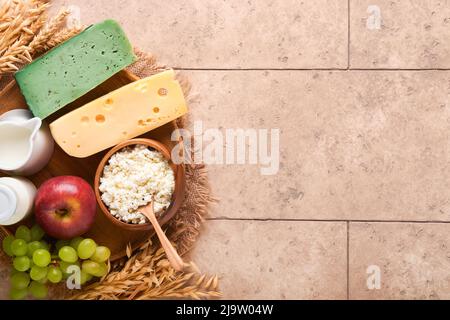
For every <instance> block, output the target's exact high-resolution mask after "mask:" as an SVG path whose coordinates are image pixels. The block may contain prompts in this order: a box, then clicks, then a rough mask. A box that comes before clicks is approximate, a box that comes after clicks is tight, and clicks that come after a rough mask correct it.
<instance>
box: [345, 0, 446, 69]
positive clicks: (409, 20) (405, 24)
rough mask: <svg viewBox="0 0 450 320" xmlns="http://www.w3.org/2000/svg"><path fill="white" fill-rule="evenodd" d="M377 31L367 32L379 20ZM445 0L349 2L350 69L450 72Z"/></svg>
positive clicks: (354, 0) (369, 0) (353, 0)
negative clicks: (371, 22)
mask: <svg viewBox="0 0 450 320" xmlns="http://www.w3.org/2000/svg"><path fill="white" fill-rule="evenodd" d="M374 5H375V6H377V7H378V8H379V10H380V11H379V12H380V14H381V15H380V17H381V28H380V29H369V28H367V19H368V17H370V16H372V17H375V16H378V15H377V14H376V11H373V9H372V10H371V9H369V12H368V8H369V6H374ZM449 38H450V5H449V3H448V1H446V0H426V1H423V0H401V1H400V0H397V1H392V0H350V67H351V68H412V69H420V68H428V69H430V68H431V69H434V68H450V42H449V41H448V39H449Z"/></svg>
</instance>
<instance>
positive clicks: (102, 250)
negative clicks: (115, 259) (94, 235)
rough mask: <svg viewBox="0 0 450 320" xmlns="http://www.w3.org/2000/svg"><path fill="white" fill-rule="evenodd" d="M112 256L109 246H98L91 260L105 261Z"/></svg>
mask: <svg viewBox="0 0 450 320" xmlns="http://www.w3.org/2000/svg"><path fill="white" fill-rule="evenodd" d="M110 256H111V251H110V250H109V249H108V248H107V247H104V246H98V247H97V248H96V249H95V252H94V254H93V255H92V257H91V260H92V261H95V262H105V261H107V260H108V259H109V257H110Z"/></svg>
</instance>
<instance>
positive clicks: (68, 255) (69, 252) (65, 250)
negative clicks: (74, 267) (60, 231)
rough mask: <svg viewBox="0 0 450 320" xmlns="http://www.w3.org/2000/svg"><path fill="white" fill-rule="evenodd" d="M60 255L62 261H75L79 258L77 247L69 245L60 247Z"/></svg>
mask: <svg viewBox="0 0 450 320" xmlns="http://www.w3.org/2000/svg"><path fill="white" fill-rule="evenodd" d="M58 256H59V257H60V258H61V260H62V261H65V262H69V263H74V262H75V261H77V260H78V255H77V252H76V251H75V249H74V248H72V247H68V246H65V247H62V248H61V249H59V253H58Z"/></svg>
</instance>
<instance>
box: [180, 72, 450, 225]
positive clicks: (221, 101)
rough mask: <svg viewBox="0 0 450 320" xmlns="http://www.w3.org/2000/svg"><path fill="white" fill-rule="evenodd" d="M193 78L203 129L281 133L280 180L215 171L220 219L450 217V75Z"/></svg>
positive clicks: (230, 169)
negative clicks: (449, 139)
mask: <svg viewBox="0 0 450 320" xmlns="http://www.w3.org/2000/svg"><path fill="white" fill-rule="evenodd" d="M187 74H188V76H189V77H190V78H191V79H192V83H193V87H194V91H195V92H197V93H198V94H199V97H198V102H197V103H194V104H192V106H191V112H192V115H193V119H196V120H202V121H203V126H204V129H208V128H243V129H246V128H280V130H281V134H280V154H281V158H280V160H281V166H280V171H279V173H278V174H277V175H273V176H262V175H261V174H260V169H259V167H258V166H255V165H234V166H232V165H211V166H209V170H210V180H211V183H212V185H213V190H214V193H215V194H216V195H218V196H219V197H220V198H221V200H222V202H221V203H220V204H219V206H218V207H217V208H216V209H215V210H214V211H213V216H215V217H233V218H274V219H287V218H289V219H351V220H355V219H358V220H359V219H363V220H366V219H372V220H449V218H450V201H449V198H450V188H449V187H450V176H449V172H450V170H449V166H450V163H449V162H448V159H449V158H450V148H449V144H448V143H449V142H448V138H449V135H448V132H449V129H450V105H449V102H448V94H449V83H450V72H439V73H437V72H377V71H375V72H328V71H323V72H303V71H233V72H230V71H221V72H212V71H195V72H189V73H187ZM205 145H206V143H205Z"/></svg>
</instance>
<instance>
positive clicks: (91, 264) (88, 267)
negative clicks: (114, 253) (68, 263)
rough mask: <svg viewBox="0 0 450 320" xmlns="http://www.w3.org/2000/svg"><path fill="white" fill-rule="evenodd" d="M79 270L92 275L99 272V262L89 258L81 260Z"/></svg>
mask: <svg viewBox="0 0 450 320" xmlns="http://www.w3.org/2000/svg"><path fill="white" fill-rule="evenodd" d="M81 270H82V271H84V272H86V273H89V274H90V275H93V276H94V275H95V274H99V273H100V272H101V271H102V269H101V267H100V264H99V263H97V262H95V261H91V260H86V261H83V263H82V265H81Z"/></svg>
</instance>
